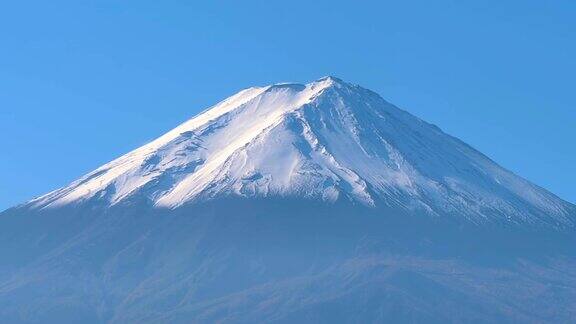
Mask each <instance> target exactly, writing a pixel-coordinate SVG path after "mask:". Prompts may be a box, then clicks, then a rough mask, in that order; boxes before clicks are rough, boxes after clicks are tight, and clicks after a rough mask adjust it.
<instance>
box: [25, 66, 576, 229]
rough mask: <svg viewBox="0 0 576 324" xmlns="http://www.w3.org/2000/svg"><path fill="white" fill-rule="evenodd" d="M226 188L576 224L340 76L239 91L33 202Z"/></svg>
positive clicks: (161, 199)
mask: <svg viewBox="0 0 576 324" xmlns="http://www.w3.org/2000/svg"><path fill="white" fill-rule="evenodd" d="M230 195H232V196H240V197H268V196H279V197H303V198H310V199H320V200H323V201H326V202H335V201H338V200H349V201H352V202H356V203H359V204H362V205H366V206H371V207H375V208H378V206H395V207H401V208H404V209H407V210H418V211H425V212H426V213H427V214H429V215H431V216H440V215H459V216H457V217H465V218H466V219H467V220H469V221H472V222H474V223H483V222H486V221H497V222H501V221H502V220H505V221H507V222H511V223H532V224H545V225H549V226H552V227H566V226H573V225H574V223H573V222H574V220H573V219H571V218H570V214H571V213H572V212H573V209H574V207H573V206H572V205H570V204H568V203H566V202H564V201H562V200H561V199H559V198H557V197H556V196H554V195H553V194H551V193H549V192H547V191H546V190H544V189H542V188H539V187H537V186H535V185H533V184H531V183H529V182H528V181H526V180H524V179H522V178H520V177H518V176H516V175H514V174H513V173H511V172H509V171H507V170H505V169H503V168H502V167H500V166H498V165H497V164H496V163H494V162H493V161H491V160H490V159H489V158H487V157H486V156H484V155H482V154H481V153H479V152H477V151H476V150H474V149H473V148H471V147H470V146H468V145H466V144H465V143H463V142H461V141H459V140H458V139H456V138H454V137H451V136H449V135H447V134H445V133H443V132H442V131H441V130H440V129H439V128H437V127H436V126H434V125H431V124H428V123H426V122H424V121H422V120H420V119H418V118H416V117H414V116H412V115H410V114H409V113H407V112H405V111H403V110H401V109H399V108H397V107H395V106H393V105H392V104H390V103H388V102H386V101H385V100H384V99H382V98H381V97H380V96H378V95H377V94H376V93H374V92H371V91H369V90H366V89H364V88H361V87H359V86H356V85H351V84H348V83H346V82H344V81H342V80H339V79H337V78H333V77H326V78H322V79H319V80H317V81H314V82H311V83H309V84H306V85H301V84H291V83H285V84H275V85H271V86H266V87H254V88H249V89H246V90H243V91H240V92H239V93H237V94H235V95H233V96H231V97H229V98H228V99H226V100H224V101H222V102H220V103H218V104H217V105H215V106H213V107H212V108H210V109H208V110H206V111H204V112H202V113H200V114H199V115H198V116H196V117H194V118H192V119H190V120H189V121H187V122H185V123H183V124H181V125H180V126H178V127H176V128H175V129H173V130H171V131H169V132H168V133H166V134H165V135H163V136H161V137H159V138H158V139H156V140H154V141H152V142H151V143H149V144H147V145H144V146H142V147H140V148H138V149H136V150H134V151H132V152H130V153H128V154H126V155H124V156H122V157H120V158H118V159H116V160H114V161H112V162H110V163H108V164H106V165H103V166H102V167H100V168H98V169H96V170H95V171H93V172H91V173H89V174H87V175H86V176H84V177H82V178H80V179H79V180H77V181H75V182H73V183H72V184H70V185H69V186H67V187H65V188H62V189H59V190H56V191H54V192H51V193H49V194H47V195H45V196H42V197H40V198H37V199H34V200H33V201H31V202H30V204H29V206H31V207H33V208H54V207H58V206H63V205H70V204H80V203H86V202H88V201H94V200H97V201H103V202H105V203H107V204H110V205H114V204H118V203H120V202H123V201H129V200H130V199H145V200H146V201H148V202H149V203H151V204H154V205H155V206H158V207H168V208H176V207H178V206H182V205H184V204H188V203H194V202H198V201H205V200H209V199H213V198H215V197H218V196H230Z"/></svg>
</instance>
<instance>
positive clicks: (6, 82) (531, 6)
mask: <svg viewBox="0 0 576 324" xmlns="http://www.w3.org/2000/svg"><path fill="white" fill-rule="evenodd" d="M474 3H475V4H474ZM575 16H576V2H575V1H573V0H570V1H562V0H557V1H541V0H539V1H531V0H524V1H512V0H511V1H491V0H490V1H394V2H391V1H373V2H360V1H354V2H353V1H346V2H344V1H341V2H339V1H169V0H168V1H144V0H138V1H116V0H114V1H77V0H76V1H58V0H54V1H40V0H37V1H26V0H21V1H7V2H5V3H3V4H2V5H0V41H1V45H0V147H1V148H2V150H1V155H0V209H4V208H8V207H10V206H11V205H14V204H17V203H20V202H23V201H25V200H27V199H30V198H32V197H34V196H37V195H40V194H43V193H45V192H47V191H50V190H53V189H56V188H57V187H60V186H63V185H65V184H67V183H68V182H70V181H72V180H74V179H76V178H77V177H79V176H81V175H82V174H84V173H86V172H88V171H90V170H92V169H94V168H96V167H98V166H99V165H101V164H103V163H105V162H108V161H109V160H111V159H113V158H115V157H117V156H119V155H121V154H123V153H126V152H128V151H129V150H131V149H134V148H136V147H138V146H140V145H142V144H144V143H146V142H147V141H149V140H151V139H153V138H154V137H156V136H158V135H161V134H162V133H164V132H165V131H167V130H169V129H170V128H172V127H174V126H176V125H177V124H179V123H180V122H182V121H184V120H186V119H188V118H189V117H191V116H193V115H194V114H196V113H197V112H199V111H200V110H202V109H204V108H206V107H207V106H209V105H211V104H213V103H215V102H217V101H219V100H220V99H223V98H224V97H226V96H228V95H231V94H232V93H234V92H236V91H237V90H239V89H241V88H245V87H248V86H252V85H265V84H269V83H276V82H281V81H298V82H307V81H310V80H314V79H317V78H319V77H321V76H324V75H335V76H338V77H340V78H342V79H344V80H346V81H349V82H352V83H358V84H360V85H363V86H364V87H367V88H370V89H372V90H374V91H376V92H378V93H380V94H381V95H382V96H383V97H384V98H386V99H387V100H389V101H391V102H393V103H395V104H396V105H398V106H400V107H402V108H404V109H406V110H408V111H410V112H411V113H413V114H415V115H417V116H419V117H421V118H423V119H425V120H427V121H429V122H432V123H434V124H436V125H438V126H440V127H441V128H442V129H443V130H445V131H446V132H448V133H450V134H452V135H454V136H457V137H459V138H461V139H462V140H464V141H466V142H467V143H469V144H471V145H472V146H474V147H475V148H477V149H479V150H480V151H482V152H483V153H485V154H487V155H488V156H490V157H491V158H492V159H494V160H495V161H497V162H498V163H500V164H501V165H503V166H504V167H506V168H508V169H511V170H512V171H514V172H516V173H517V174H520V175H522V176H523V177H525V178H527V179H529V180H531V181H533V182H535V183H536V184H539V185H541V186H543V187H545V188H547V189H549V190H550V191H552V192H554V193H555V194H557V195H559V196H560V197H562V198H564V199H566V200H568V201H571V202H573V203H574V202H576V186H575V185H574V184H575V183H576V152H575V151H576V145H575V143H574V142H575V140H576V96H575V93H576V92H575V89H574V87H575V85H576V60H575V58H576V19H574V17H575Z"/></svg>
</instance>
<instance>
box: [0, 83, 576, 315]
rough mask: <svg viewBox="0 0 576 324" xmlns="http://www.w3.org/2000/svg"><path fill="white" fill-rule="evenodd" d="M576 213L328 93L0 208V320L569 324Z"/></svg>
mask: <svg viewBox="0 0 576 324" xmlns="http://www.w3.org/2000/svg"><path fill="white" fill-rule="evenodd" d="M575 211H576V209H575V207H574V206H573V205H571V204H570V203H568V202H565V201H562V200H561V199H559V198H558V197H556V196H554V195H553V194H551V193H549V192H547V191H546V190H544V189H542V188H539V187H538V186H535V185H533V184H530V183H529V182H527V181H526V180H523V179H522V178H520V177H518V176H516V175H514V174H512V173H511V172H509V171H507V170H505V169H503V168H502V167H500V166H498V165H497V164H496V163H494V162H493V161H491V160H490V159H488V158H487V157H486V156H484V155H482V154H481V153H479V152H477V151H476V150H474V149H473V148H471V147H469V146H468V145H466V144H464V143H462V142H461V141H459V140H458V139H456V138H453V137H451V136H449V135H446V134H445V133H443V132H442V131H441V130H440V129H438V128H437V127H435V126H433V125H430V124H428V123H426V122H424V121H422V120H420V119H418V118H416V117H414V116H412V115H410V114H409V113H407V112H405V111H403V110H400V109H398V108H396V107H395V106H393V105H391V104H389V103H387V102H386V101H385V100H383V99H382V98H381V97H380V96H378V95H377V94H375V93H373V92H371V91H369V90H366V89H363V88H361V87H359V86H355V85H350V84H348V83H345V82H343V81H341V80H338V79H335V78H331V77H329V78H323V79H320V80H318V81H315V82H312V83H309V84H306V85H299V84H277V85H272V86H267V87H257V88H250V89H246V90H243V91H241V92H239V93H238V94H236V95H234V96H232V97H230V98H228V99H226V100H224V101H222V102H221V103H219V104H217V105H216V106H214V107H212V108H210V109H208V110H206V111H204V112H203V113H201V114H199V115H198V116H196V117H195V118H193V119H191V120H189V121H187V122H185V123H184V124H182V125H180V126H178V127H177V128H175V129H174V130H172V131H170V132H168V133H167V134H165V135H163V136H161V137H160V138H158V139H156V140H154V141H152V142H151V143H149V144H147V145H145V146H143V147H141V148H138V149H136V150H134V151H132V152H130V153H128V154H126V155H124V156H122V157H120V158H118V159H116V160H114V161H112V162H110V163H108V164H106V165H104V166H102V167H100V168H98V169H97V170H95V171H93V172H91V173H89V174H88V175H86V176H84V177H82V178H80V179H79V180H77V181H75V182H73V183H72V184H70V185H69V186H67V187H65V188H62V189H58V190H56V191H54V192H51V193H48V194H46V195H44V196H42V197H39V198H36V199H34V200H32V201H30V202H27V203H25V204H23V205H20V206H17V207H14V208H11V209H9V210H6V211H4V212H2V213H0V319H1V321H2V322H7V323H191V322H192V323H214V322H218V323H262V322H264V323H381V322H390V323H447V322H448V323H450V322H453V323H462V322H474V323H494V322H498V323H518V322H523V323H571V322H574V319H575V318H576V312H575V311H574V310H575V309H576V252H575V250H574V246H576V231H575V228H574V221H575V217H576V212H575Z"/></svg>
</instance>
